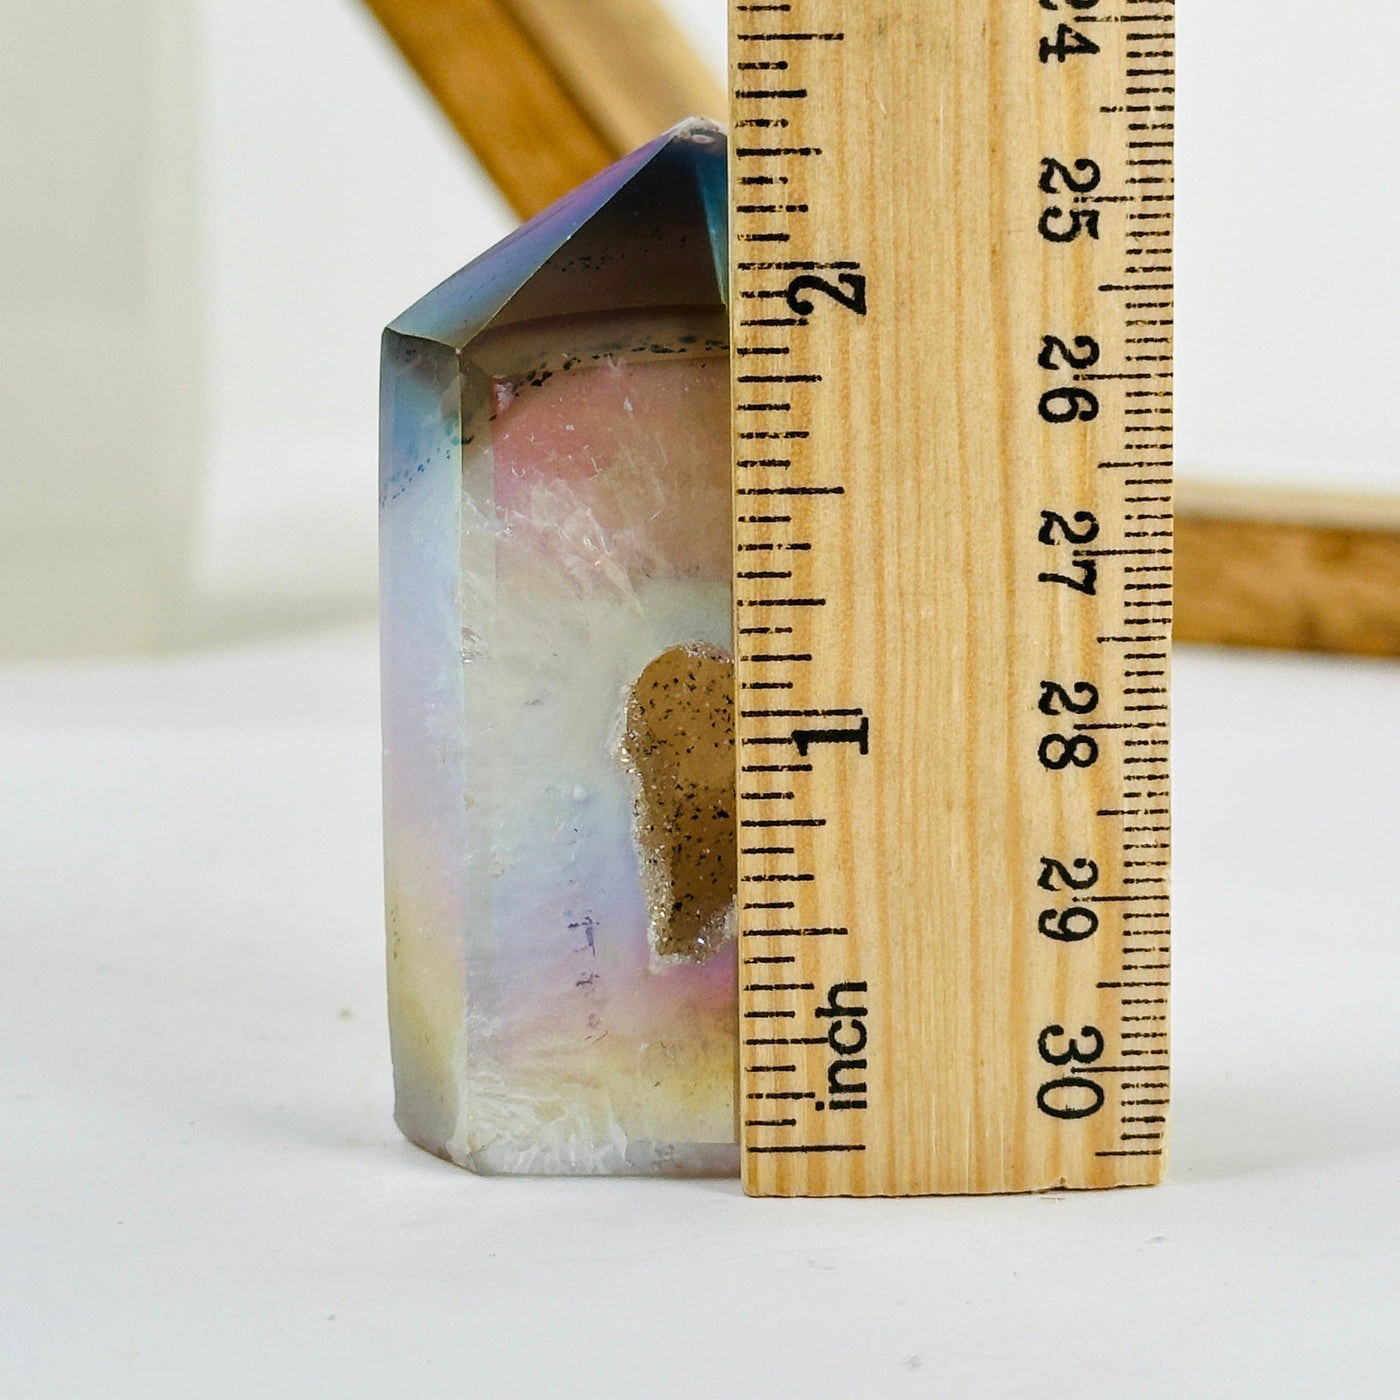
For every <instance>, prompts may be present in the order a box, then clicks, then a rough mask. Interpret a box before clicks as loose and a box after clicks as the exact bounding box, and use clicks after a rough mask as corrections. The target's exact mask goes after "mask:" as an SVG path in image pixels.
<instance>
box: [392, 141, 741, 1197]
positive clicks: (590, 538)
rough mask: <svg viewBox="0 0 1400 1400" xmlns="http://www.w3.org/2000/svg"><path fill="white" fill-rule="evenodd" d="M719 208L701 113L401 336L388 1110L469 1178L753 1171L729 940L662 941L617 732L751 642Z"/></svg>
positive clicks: (395, 455) (720, 157)
mask: <svg viewBox="0 0 1400 1400" xmlns="http://www.w3.org/2000/svg"><path fill="white" fill-rule="evenodd" d="M723 202H724V151H723V137H722V135H721V134H720V133H719V131H718V129H717V128H714V127H712V126H709V125H707V124H703V123H687V124H686V125H685V126H683V127H681V128H678V129H677V130H676V131H675V132H673V133H670V134H669V135H668V136H666V137H663V138H661V139H660V140H659V141H657V142H655V143H653V144H652V145H651V146H649V147H646V148H644V149H643V150H642V151H639V152H637V153H636V154H634V155H633V156H631V157H628V158H627V160H625V161H623V162H621V163H620V164H619V165H618V166H615V167H614V168H613V169H612V170H611V171H608V172H605V174H604V175H602V176H600V177H598V179H597V180H595V181H592V182H590V184H589V185H587V186H584V187H583V189H581V190H580V191H578V192H576V193H575V194H574V195H571V196H570V197H569V198H568V199H567V200H564V201H561V203H560V204H558V205H556V206H554V207H553V208H552V209H550V210H547V211H546V212H545V213H544V214H542V215H541V216H540V217H539V218H538V219H537V220H534V221H532V223H531V224H529V225H527V226H526V227H525V228H523V229H522V230H520V231H519V232H518V233H516V234H515V235H513V236H512V237H511V238H510V239H507V240H506V241H505V242H504V243H502V244H501V245H499V246H498V247H497V248H496V249H494V250H492V252H490V253H488V254H487V255H485V257H483V258H482V259H479V260H478V261H477V262H476V263H475V264H472V265H471V266H470V267H468V268H466V269H464V270H463V271H462V272H460V273H458V274H457V275H456V276H455V277H453V278H451V279H449V281H448V282H446V283H444V284H443V286H442V287H440V288H438V289H437V290H436V291H435V292H433V293H431V294H430V295H429V296H428V297H426V298H424V300H423V301H422V302H420V303H418V304H417V305H416V306H415V307H414V308H412V309H411V310H410V311H409V312H407V313H405V315H404V316H403V317H401V318H400V319H399V320H398V321H396V322H395V323H394V324H393V325H392V326H391V327H390V328H389V330H388V331H386V333H385V342H384V376H383V383H384V397H383V444H382V464H383V473H382V490H381V520H382V595H383V609H382V617H383V639H384V640H383V688H384V745H385V782H384V787H385V828H386V870H387V904H388V909H387V916H388V929H389V979H390V1019H391V1031H392V1036H393V1046H394V1062H395V1083H396V1094H397V1116H398V1119H399V1122H400V1125H401V1126H402V1127H403V1129H404V1131H405V1133H407V1135H408V1136H409V1137H411V1138H412V1139H413V1140H414V1141H416V1142H418V1143H420V1144H421V1145H423V1146H424V1147H427V1148H429V1149H430V1150H432V1151H435V1152H438V1153H440V1154H442V1155H445V1156H448V1157H450V1158H451V1159H452V1160H454V1161H457V1162H460V1163H462V1164H463V1165H465V1166H470V1167H472V1168H474V1169H476V1170H480V1171H490V1172H622V1171H674V1172H720V1171H723V1172H728V1171H732V1170H734V1168H735V1164H736V1161H737V1156H736V1152H737V1149H736V1148H735V1147H734V1141H735V1114H734V1076H735V1060H734V1056H735V1050H734V1043H735V1036H734V1031H733V1027H734V1017H735V967H734V961H735V959H734V951H733V942H732V940H730V941H728V942H725V943H723V944H722V945H721V946H720V947H719V949H718V951H710V950H708V949H707V950H706V951H710V955H709V956H708V957H706V958H705V959H704V960H703V961H695V960H689V959H686V958H677V957H669V958H667V957H661V956H659V955H658V953H657V952H656V949H655V947H654V946H653V945H654V938H652V937H649V927H651V928H652V931H653V933H654V925H655V914H656V911H655V910H654V909H653V908H649V905H648V889H647V888H645V887H644V881H643V879H642V873H641V864H640V857H639V852H638V846H637V836H636V833H635V832H634V823H635V820H636V812H637V799H638V783H639V781H640V779H639V774H638V772H637V771H635V769H634V768H633V767H632V766H630V765H629V762H628V761H627V758H626V755H625V753H624V747H625V746H624V745H623V744H622V743H621V739H622V723H623V715H624V711H625V709H626V705H627V698H628V692H629V687H630V686H631V685H632V683H633V682H634V681H636V679H637V678H638V676H639V675H640V674H641V673H642V671H643V670H644V669H645V668H646V667H647V666H648V664H649V663H650V662H652V661H653V659H654V658H656V657H657V656H658V655H659V654H661V653H663V652H665V651H667V649H668V648H673V647H678V646H687V645H689V646H695V647H703V648H705V649H706V653H707V654H708V655H713V654H714V653H715V651H716V649H724V650H727V648H728V647H729V641H730V621H729V617H730V612H729V600H730V587H729V568H730V565H729V504H728V501H729V483H728V474H729V467H728V441H727V437H728V426H727V420H728V414H727V402H728V367H727V346H726V344H725V335H726V331H725V317H724V311H723V305H722V298H721V291H720V286H721V279H720V271H719V270H720V267H721V263H722V249H723V246H724V237H723V227H722V222H721V221H722V217H723V213H722V211H723ZM717 250H718V252H717Z"/></svg>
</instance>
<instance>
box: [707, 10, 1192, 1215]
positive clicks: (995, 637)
mask: <svg viewBox="0 0 1400 1400" xmlns="http://www.w3.org/2000/svg"><path fill="white" fill-rule="evenodd" d="M730 12H731V49H730V52H731V79H732V108H731V112H732V139H733V152H732V155H733V159H732V171H733V175H732V187H731V196H732V204H731V209H732V220H731V223H732V232H731V239H732V241H731V253H732V292H733V299H732V307H733V313H734V323H735V324H734V342H733V344H734V356H733V365H734V383H733V387H734V424H735V470H734V481H735V497H734V505H735V551H736V552H735V561H736V562H735V634H736V636H735V641H736V655H737V656H738V658H739V659H738V677H739V686H740V689H739V716H740V718H739V722H738V753H739V764H740V772H739V791H740V794H741V796H740V801H739V818H740V832H741V841H740V849H741V859H740V876H741V886H740V905H741V916H740V927H741V953H740V957H741V964H742V977H741V986H742V989H743V991H742V998H741V1013H740V1014H741V1022H740V1024H741V1032H740V1034H741V1037H742V1042H743V1044H742V1059H741V1064H742V1074H741V1091H740V1092H741V1098H740V1117H741V1123H742V1141H743V1146H744V1177H745V1184H746V1186H747V1188H748V1189H749V1190H750V1191H751V1192H755V1193H760V1194H778V1195H788V1194H811V1195H830V1194H853V1195H877V1194H915V1193H924V1192H993V1191H1021V1190H1036V1189H1041V1188H1046V1187H1054V1186H1071V1187H1104V1186H1114V1185H1126V1184H1141V1183H1150V1182H1155V1181H1157V1180H1159V1179H1160V1177H1161V1174H1162V1169H1163V1162H1164V1156H1163V1153H1164V1150H1165V1143H1166V1120H1167V1099H1168V1021H1167V1006H1168V1000H1167V996H1168V976H1169V974H1168V963H1169V953H1168V948H1169V942H1170V940H1169V924H1168V913H1169V906H1168V853H1169V843H1170V831H1169V814H1168V805H1169V803H1168V763H1167V759H1168V746H1167V745H1168V667H1169V644H1170V635H1171V581H1172V573H1171V566H1172V505H1171V401H1172V400H1171V388H1172V379H1171V364H1172V361H1171V355H1172V270H1171V269H1172V249H1171V235H1172V188H1173V186H1172V140H1173V137H1172V132H1173V120H1174V91H1175V84H1174V76H1173V74H1174V59H1173V54H1174V44H1173V29H1174V25H1173V13H1172V6H1171V4H1170V3H1169V0H1163V2H1162V3H1158V0H995V3H994V0H936V2H935V0H862V2H861V3H859V4H855V3H849V4H843V3H840V0H789V2H788V3H784V4H757V3H742V4H741V3H738V2H737V0H731V5H730Z"/></svg>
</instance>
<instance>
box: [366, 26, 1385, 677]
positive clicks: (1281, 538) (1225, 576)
mask: <svg viewBox="0 0 1400 1400" xmlns="http://www.w3.org/2000/svg"><path fill="white" fill-rule="evenodd" d="M367 3H368V5H369V7H370V9H372V10H373V11H374V13H375V14H376V15H377V16H378V17H379V19H380V22H381V23H382V24H383V26H384V28H385V29H386V30H387V31H388V33H389V35H390V37H391V38H392V39H393V40H394V42H395V43H396V44H397V45H398V47H399V49H400V50H401V51H402V52H403V54H404V55H405V57H406V58H407V59H408V61H409V63H410V64H411V65H412V66H413V68H414V69H415V70H416V71H417V73H418V75H419V76H420V77H421V78H422V80H423V82H424V83H425V84H426V85H427V87H428V89H429V91H430V92H431V93H432V94H433V96H434V97H435V98H436V99H437V102H438V104H439V105H440V106H441V107H442V109H443V111H444V112H445V113H446V114H447V116H448V118H449V119H450V120H451V122H452V124H453V125H454V126H455V127H456V128H457V130H458V131H459V132H460V133H461V135H462V137H463V138H464V139H465V140H466V141H467V143H468V144H469V145H470V146H471V148H472V149H473V150H474V151H475V152H476V155H477V157H478V159H479V160H480V161H481V163H482V165H483V166H484V167H485V168H486V171H487V173H488V174H489V175H490V176H491V178H492V179H493V180H494V181H495V183H496V185H497V187H498V188H499V189H500V190H501V192H502V193H503V194H504V195H505V196H506V198H507V199H508V200H510V202H511V204H512V205H513V206H514V207H515V209H516V210H517V211H518V212H519V213H520V215H521V216H522V217H523V218H528V217H529V216H531V215H532V214H536V213H538V212H539V211H540V210H541V209H543V208H545V207H546V206H547V205H548V204H550V203H552V202H553V201H554V200H555V199H558V198H559V197H560V196H561V195H564V194H567V193H568V192H569V191H570V190H571V189H573V188H574V187H575V186H576V185H578V184H580V183H581V182H582V181H584V180H586V179H587V178H588V177H589V176H590V175H593V174H596V173H597V171H599V170H601V169H602V168H603V167H604V166H606V165H608V164H609V163H610V162H611V161H613V160H616V159H617V158H618V157H619V156H621V155H624V154H626V152H628V151H629V150H632V149H633V148H634V147H636V146H639V145H640V144H641V143H642V142H644V141H646V140H648V139H649V138H650V137H652V136H654V135H656V134H657V133H658V132H660V131H663V130H665V129H666V128H667V127H668V126H671V125H672V124H673V123H675V122H677V121H679V120H680V119H681V118H682V117H686V116H694V115H700V116H711V117H714V118H716V120H720V121H723V120H725V118H726V114H727V110H728V104H727V102H726V100H725V95H724V92H723V90H722V88H721V86H720V84H719V82H718V81H717V80H716V79H714V78H712V77H711V76H710V74H709V72H708V70H707V69H706V67H705V65H704V64H703V63H702V62H701V61H700V59H699V58H698V57H697V56H696V55H695V53H694V52H693V50H692V49H691V48H690V47H689V45H688V44H687V43H686V41H685V39H684V37H683V36H682V35H681V34H680V32H679V31H678V30H677V29H676V28H675V26H674V25H673V24H672V23H671V21H670V19H669V18H668V17H667V16H666V14H665V12H664V11H663V10H662V9H661V8H660V7H659V5H657V3H656V0H367ZM1176 551H1177V553H1176V628H1175V635H1176V639H1177V640H1178V641H1183V642H1206V643H1213V644H1216V645H1222V646H1260V647H1280V648H1287V649H1290V650H1306V651H1332V652H1350V653H1355V654H1359V655H1366V656H1400V501H1385V500H1371V499H1368V498H1366V497H1360V496H1347V495H1343V494H1338V495H1328V494H1323V493H1311V492H1288V491H1278V490H1272V489H1265V488H1248V489H1235V488H1223V487H1213V486H1208V485H1206V484H1204V483H1199V482H1197V483H1190V482H1179V483H1178V485H1177V534H1176Z"/></svg>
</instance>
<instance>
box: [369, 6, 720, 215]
mask: <svg viewBox="0 0 1400 1400" xmlns="http://www.w3.org/2000/svg"><path fill="white" fill-rule="evenodd" d="M366 2H367V3H368V5H369V7H370V9H371V10H373V11H374V13H375V15H376V16H378V18H379V21H380V23H381V24H382V25H383V26H384V28H385V30H386V31H387V32H388V34H389V37H390V38H391V39H393V41H394V43H395V44H396V45H397V46H398V48H399V50H400V52H401V53H402V54H403V55H404V57H405V58H406V59H407V60H408V62H409V63H410V65H411V66H412V67H413V69H414V71H415V72H416V73H417V74H418V76H419V77H420V78H421V79H422V80H423V82H424V83H425V84H426V86H427V88H428V91H429V92H431V93H432V95H433V97H434V98H435V99H436V100H437V103H438V105H439V106H440V107H441V108H442V110H443V111H444V112H445V113H446V114H447V117H448V119H449V120H450V121H451V122H452V124H453V126H455V127H456V128H457V130H458V132H460V133H461V135H462V137H463V139H465V140H466V142H467V143H468V145H470V146H471V148H472V149H473V150H474V151H475V152H476V154H477V157H478V159H479V160H480V161H481V163H482V165H483V166H485V168H486V171H487V173H488V174H489V175H490V176H491V178H492V180H493V181H494V182H495V184H496V186H497V188H499V189H500V191H501V192H502V193H503V194H504V195H505V196H506V198H507V199H508V200H509V201H510V202H511V204H512V206H513V207H514V208H515V210H516V212H517V213H519V214H520V216H521V217H522V218H529V217H530V216H531V215H533V214H537V213H539V211H540V210H541V209H543V208H545V207H546V206H548V205H550V204H552V203H553V202H554V201H555V200H556V199H558V198H559V197H560V196H561V195H565V194H567V193H568V192H569V191H570V190H572V189H573V188H575V187H576V186H577V185H579V184H581V183H582V182H583V181H584V180H586V179H588V177H589V176H590V175H595V174H597V172H598V171H600V170H602V169H603V168H604V167H606V166H607V165H610V164H611V163H612V162H613V161H614V160H616V159H617V158H618V157H619V156H622V155H625V154H626V153H627V152H628V151H630V150H632V149H634V148H635V147H637V146H639V145H641V144H642V143H643V142H644V141H647V140H649V139H650V138H651V137H653V136H656V135H657V134H658V133H660V132H662V131H665V130H666V129H667V128H668V127H670V126H673V125H674V124H675V123H676V122H678V121H680V120H681V119H682V118H683V117H689V116H711V117H714V118H716V120H723V118H724V114H725V112H726V111H727V110H728V108H727V103H726V102H725V98H724V91H723V89H722V88H721V86H720V84H719V82H718V80H717V79H714V78H712V77H711V76H710V74H709V72H708V70H707V69H706V68H705V65H704V64H703V63H701V62H700V60H699V59H698V58H696V56H695V54H694V52H693V51H692V50H691V48H690V46H689V45H688V44H687V43H686V41H685V39H684V38H683V37H682V35H681V34H680V32H679V31H678V30H677V29H676V28H675V26H674V25H673V24H672V23H671V21H670V19H669V18H668V17H667V15H666V13H665V11H664V10H662V9H661V8H660V7H659V6H658V5H657V4H656V3H655V0H366Z"/></svg>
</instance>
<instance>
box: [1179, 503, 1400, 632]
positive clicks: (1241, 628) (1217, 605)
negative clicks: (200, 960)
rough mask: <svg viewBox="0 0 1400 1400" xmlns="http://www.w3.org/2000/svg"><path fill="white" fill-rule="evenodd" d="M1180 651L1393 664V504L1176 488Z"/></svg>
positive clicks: (1399, 618) (1396, 576) (1398, 610)
mask: <svg viewBox="0 0 1400 1400" xmlns="http://www.w3.org/2000/svg"><path fill="white" fill-rule="evenodd" d="M1176 603H1177V610H1176V627H1175V636H1176V639H1177V640H1178V641H1183V642H1210V643H1214V644H1216V645H1223V646H1264V647H1280V648H1286V649H1288V650H1295V651H1335V652H1350V653H1353V654H1357V655H1363V656H1400V501H1396V500H1394V499H1388V498H1371V497H1366V496H1361V495H1347V494H1343V493H1334V494H1324V493H1322V492H1314V491H1280V490H1275V489H1262V488H1254V487H1245V488H1230V487H1221V486H1207V485H1205V484H1203V483H1200V482H1196V483H1192V484H1191V485H1190V486H1189V487H1188V486H1187V485H1186V484H1185V483H1183V484H1182V485H1181V487H1180V489H1179V491H1178V495H1177V532H1176Z"/></svg>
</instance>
